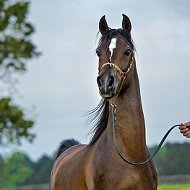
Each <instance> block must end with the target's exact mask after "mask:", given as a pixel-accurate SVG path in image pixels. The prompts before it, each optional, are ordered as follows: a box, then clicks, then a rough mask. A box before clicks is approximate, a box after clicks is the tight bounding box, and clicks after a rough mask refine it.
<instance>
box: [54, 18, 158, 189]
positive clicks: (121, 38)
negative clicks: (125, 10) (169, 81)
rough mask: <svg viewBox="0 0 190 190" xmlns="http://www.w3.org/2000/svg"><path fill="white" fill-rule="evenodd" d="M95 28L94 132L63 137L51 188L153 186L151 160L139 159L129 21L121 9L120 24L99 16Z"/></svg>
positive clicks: (140, 122) (142, 151)
mask: <svg viewBox="0 0 190 190" xmlns="http://www.w3.org/2000/svg"><path fill="white" fill-rule="evenodd" d="M99 32H100V33H101V35H102V36H101V38H100V41H99V44H98V47H97V49H96V53H97V56H98V57H99V68H98V70H99V71H98V77H97V84H98V87H99V92H100V95H101V96H102V100H101V102H100V104H99V105H98V106H97V108H95V109H94V110H93V111H94V112H96V114H95V117H94V119H95V120H96V125H95V128H94V135H93V137H92V139H91V141H90V143H89V144H88V145H84V144H80V143H79V142H78V141H76V140H74V139H69V140H65V141H63V143H62V144H61V145H60V147H59V149H58V154H57V159H56V161H55V163H54V166H53V169H52V176H51V190H156V189H157V174H156V171H155V168H154V165H153V163H152V161H149V162H145V163H143V162H144V161H145V160H147V159H148V157H149V152H148V149H147V146H146V139H145V122H144V115H143V109H142V104H141V96H140V87H139V79H138V74H137V69H136V61H135V48H134V43H133V41H132V38H131V21H130V19H129V18H128V17H127V16H126V15H124V14H123V20H122V28H121V29H111V28H110V27H108V24H107V21H106V19H105V16H103V17H102V18H101V19H100V21H99ZM116 110H117V111H116ZM138 163H139V164H138ZM140 163H142V164H140Z"/></svg>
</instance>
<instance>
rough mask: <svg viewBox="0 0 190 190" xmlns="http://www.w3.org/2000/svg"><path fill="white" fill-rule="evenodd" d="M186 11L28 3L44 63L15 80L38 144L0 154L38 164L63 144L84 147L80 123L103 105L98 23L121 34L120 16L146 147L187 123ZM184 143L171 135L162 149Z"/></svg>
mask: <svg viewBox="0 0 190 190" xmlns="http://www.w3.org/2000/svg"><path fill="white" fill-rule="evenodd" d="M189 7H190V1H188V0H181V1H179V0H172V1H171V0H160V1H156V0H147V1H137V0H117V1H116V0H104V1H102V0H96V1H91V0H82V1H81V0H72V1H71V0H53V1H52V0H33V1H32V3H31V8H30V14H29V20H30V21H32V23H33V24H34V26H35V28H36V33H35V34H34V36H33V41H34V42H35V43H36V44H37V46H38V48H39V50H40V51H41V52H42V56H41V57H39V58H38V59H35V60H32V61H30V63H29V65H28V72H27V73H26V74H25V75H23V76H21V77H19V81H20V83H19V85H18V89H19V92H20V94H21V95H22V96H18V95H17V96H16V97H15V102H17V103H19V104H20V105H22V106H23V107H24V108H26V109H31V108H32V107H33V106H35V107H36V108H35V111H34V114H32V117H33V118H34V119H35V121H36V122H35V126H34V129H33V132H35V133H36V135H37V138H36V139H35V141H34V143H33V144H28V143H26V142H24V143H23V146H22V147H16V146H11V147H7V148H1V149H0V151H1V152H3V153H5V154H6V153H8V152H9V151H10V150H16V149H19V150H23V151H25V152H28V153H29V154H30V156H31V157H32V158H33V159H36V158H39V156H40V155H41V154H43V153H48V154H52V153H53V152H54V151H55V149H56V148H57V146H58V145H59V143H60V142H61V141H62V140H63V139H66V138H71V137H72V138H76V139H78V140H79V141H81V142H82V143H88V141H89V136H88V132H89V130H90V126H87V125H86V123H85V121H86V118H85V117H84V115H85V113H86V111H89V110H91V109H93V108H94V107H95V106H96V105H97V104H98V102H99V101H100V96H99V94H98V88H97V85H96V77H97V57H96V55H95V48H96V45H97V40H96V35H97V32H98V22H99V19H100V18H101V17H102V16H103V15H106V19H107V22H108V24H109V26H110V27H111V28H120V27H121V19H122V16H121V15H122V13H124V14H126V15H128V16H129V17H130V19H131V22H132V36H133V40H134V42H135V44H136V49H137V54H138V55H137V67H138V73H139V78H140V85H141V96H142V102H143V109H144V114H145V121H146V130H147V144H148V145H153V144H157V143H158V142H159V141H160V139H161V138H162V136H163V135H164V134H165V132H166V131H167V130H168V129H169V128H170V127H171V126H172V125H174V124H177V123H180V122H184V121H188V120H190V111H189V108H190V103H189V97H190V87H189V71H190V12H189ZM34 115H36V116H34ZM185 140H186V139H185V138H183V137H182V136H181V135H180V134H179V131H178V130H177V129H176V130H175V131H173V132H172V134H171V135H170V136H169V138H168V139H167V142H169V141H170V142H183V141H185ZM187 141H189V140H187Z"/></svg>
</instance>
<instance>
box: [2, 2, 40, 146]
mask: <svg viewBox="0 0 190 190" xmlns="http://www.w3.org/2000/svg"><path fill="white" fill-rule="evenodd" d="M28 9H29V2H26V1H24V0H20V1H12V0H0V81H1V82H3V84H6V85H8V84H9V85H14V84H12V83H9V81H10V80H9V79H10V78H11V77H12V75H13V74H15V73H24V72H25V71H26V68H27V66H26V63H27V61H28V60H30V59H32V58H33V57H36V56H38V55H39V54H40V53H39V52H38V51H37V50H36V46H35V45H34V44H33V42H32V40H31V35H32V34H33V33H34V27H33V26H32V24H31V23H30V22H28V21H27V15H28ZM32 126H33V121H31V120H27V119H26V118H25V114H24V111H23V110H22V108H20V107H19V106H18V105H17V106H16V105H14V104H13V103H12V99H11V98H10V97H3V95H0V144H1V145H2V144H3V143H4V142H6V143H15V142H16V143H20V139H22V138H23V137H24V138H26V139H27V140H29V141H32V140H33V138H34V135H33V134H31V133H30V131H29V130H30V129H31V128H32Z"/></svg>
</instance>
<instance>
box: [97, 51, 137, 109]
mask: <svg viewBox="0 0 190 190" xmlns="http://www.w3.org/2000/svg"><path fill="white" fill-rule="evenodd" d="M134 60H135V59H134V55H133V54H132V56H131V61H130V64H129V67H128V68H127V71H125V72H124V71H122V70H121V69H120V68H119V67H118V66H117V65H116V64H114V63H104V64H103V65H102V67H101V68H100V72H101V71H102V70H103V68H104V67H106V66H109V67H113V68H114V69H115V70H116V71H117V72H118V73H119V74H120V75H121V77H122V79H121V81H120V84H119V85H118V88H117V92H116V94H115V95H114V97H112V98H111V99H109V101H110V103H111V105H114V103H113V102H114V100H115V99H116V98H117V97H118V95H119V93H120V91H121V89H122V86H123V84H124V82H125V79H126V77H127V74H128V73H129V72H130V70H131V68H132V66H133V62H134ZM114 106H115V105H114Z"/></svg>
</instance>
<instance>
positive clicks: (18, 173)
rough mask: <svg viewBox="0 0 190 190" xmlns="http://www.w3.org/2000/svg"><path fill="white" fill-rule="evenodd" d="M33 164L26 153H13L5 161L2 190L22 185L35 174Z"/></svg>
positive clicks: (1, 182) (0, 183) (0, 186)
mask: <svg viewBox="0 0 190 190" xmlns="http://www.w3.org/2000/svg"><path fill="white" fill-rule="evenodd" d="M32 164H33V163H32V161H31V160H30V158H29V157H28V156H27V155H26V154H25V153H21V152H15V153H13V154H12V155H11V156H10V157H9V158H7V159H6V160H5V161H4V164H3V167H2V168H1V169H2V175H1V176H0V179H1V180H0V189H5V187H15V186H17V185H20V184H22V183H23V182H24V181H25V180H26V179H27V178H28V177H29V176H30V174H31V173H32V172H33V171H32V167H31V165H32Z"/></svg>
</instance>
